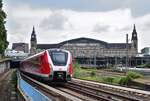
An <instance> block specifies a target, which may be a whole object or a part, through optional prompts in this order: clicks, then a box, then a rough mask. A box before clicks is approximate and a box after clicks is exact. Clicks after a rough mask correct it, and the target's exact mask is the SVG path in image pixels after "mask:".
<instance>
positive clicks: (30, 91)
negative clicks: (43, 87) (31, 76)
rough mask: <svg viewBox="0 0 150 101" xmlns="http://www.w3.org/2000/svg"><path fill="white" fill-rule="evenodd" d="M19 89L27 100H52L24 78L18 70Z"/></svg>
mask: <svg viewBox="0 0 150 101" xmlns="http://www.w3.org/2000/svg"><path fill="white" fill-rule="evenodd" d="M17 76H18V86H17V88H18V90H19V92H20V94H21V95H22V96H23V97H24V99H25V101H52V100H51V99H49V98H48V97H47V96H45V95H44V94H42V93H41V92H39V91H38V90H37V89H35V88H34V87H32V86H31V85H30V84H28V83H27V82H26V81H25V80H23V79H22V78H21V76H20V74H19V72H18V74H17Z"/></svg>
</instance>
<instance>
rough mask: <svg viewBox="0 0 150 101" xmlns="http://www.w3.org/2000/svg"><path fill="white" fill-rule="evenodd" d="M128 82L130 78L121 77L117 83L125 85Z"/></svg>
mask: <svg viewBox="0 0 150 101" xmlns="http://www.w3.org/2000/svg"><path fill="white" fill-rule="evenodd" d="M129 81H130V78H129V77H127V76H126V77H121V78H120V80H119V82H118V83H119V84H120V85H127V84H128V83H129Z"/></svg>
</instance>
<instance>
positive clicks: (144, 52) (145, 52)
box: [141, 47, 150, 56]
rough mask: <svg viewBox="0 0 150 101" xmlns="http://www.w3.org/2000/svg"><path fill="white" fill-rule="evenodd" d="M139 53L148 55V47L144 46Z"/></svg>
mask: <svg viewBox="0 0 150 101" xmlns="http://www.w3.org/2000/svg"><path fill="white" fill-rule="evenodd" d="M141 53H142V54H143V55H148V56H150V47H145V48H143V49H142V50H141Z"/></svg>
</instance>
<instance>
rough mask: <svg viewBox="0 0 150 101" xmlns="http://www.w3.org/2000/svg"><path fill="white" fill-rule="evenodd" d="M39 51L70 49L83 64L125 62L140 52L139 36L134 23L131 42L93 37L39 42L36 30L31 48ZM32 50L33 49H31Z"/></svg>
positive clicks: (32, 35) (33, 33) (32, 37)
mask: <svg viewBox="0 0 150 101" xmlns="http://www.w3.org/2000/svg"><path fill="white" fill-rule="evenodd" d="M34 48H36V49H37V51H41V50H43V49H50V48H61V49H66V50H69V51H70V52H71V53H72V56H73V58H74V59H75V60H77V61H78V62H79V63H81V64H93V65H101V64H119V63H123V64H125V62H126V61H125V60H126V58H127V56H128V57H129V58H131V57H135V56H136V54H137V53H138V37H137V32H136V28H135V25H134V28H133V32H132V38H131V43H108V42H104V41H101V40H97V39H91V38H84V37H82V38H76V39H71V40H67V41H63V42H60V43H58V44H37V39H36V35H35V31H34V28H33V32H32V34H31V50H32V49H34ZM31 52H32V51H31Z"/></svg>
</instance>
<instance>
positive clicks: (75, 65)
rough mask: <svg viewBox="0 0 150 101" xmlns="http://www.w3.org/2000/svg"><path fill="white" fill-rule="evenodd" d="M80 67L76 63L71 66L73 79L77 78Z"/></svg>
mask: <svg viewBox="0 0 150 101" xmlns="http://www.w3.org/2000/svg"><path fill="white" fill-rule="evenodd" d="M80 71H81V67H80V65H79V64H78V63H74V64H73V77H74V78H78V77H79V75H80Z"/></svg>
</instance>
